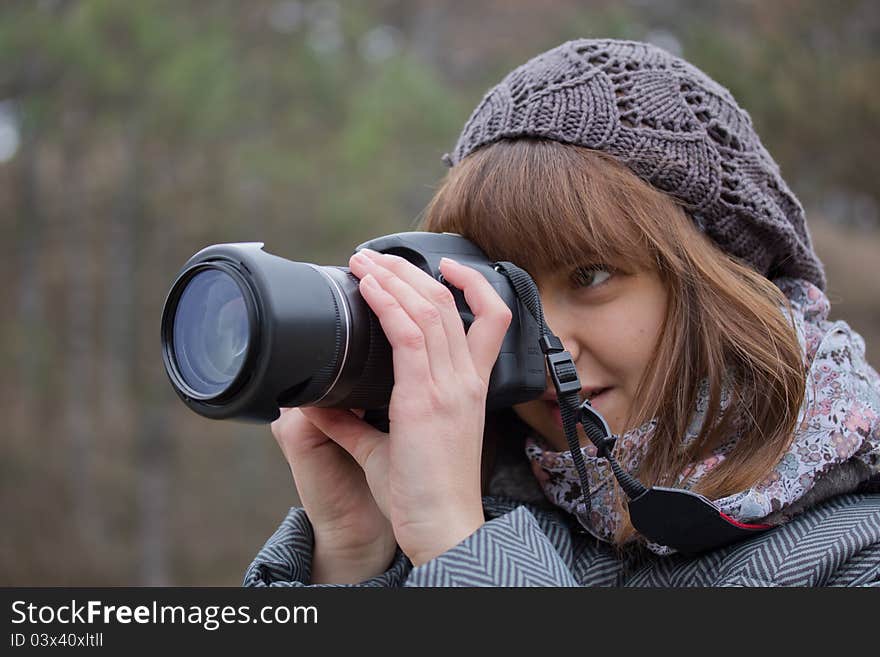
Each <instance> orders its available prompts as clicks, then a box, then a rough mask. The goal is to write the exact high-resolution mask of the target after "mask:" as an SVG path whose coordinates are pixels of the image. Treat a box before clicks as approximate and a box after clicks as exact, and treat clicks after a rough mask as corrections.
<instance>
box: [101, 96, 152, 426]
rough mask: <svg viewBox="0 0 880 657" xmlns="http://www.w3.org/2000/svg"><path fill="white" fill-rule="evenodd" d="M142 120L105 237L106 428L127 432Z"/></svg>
mask: <svg viewBox="0 0 880 657" xmlns="http://www.w3.org/2000/svg"><path fill="white" fill-rule="evenodd" d="M142 122H143V119H142V115H141V112H140V111H139V110H138V109H136V108H135V109H133V110H131V111H130V113H129V115H128V117H127V120H126V126H125V133H124V134H123V158H124V161H123V167H124V171H125V173H124V176H123V179H122V184H121V185H120V187H119V196H118V198H117V200H116V203H115V207H114V211H113V212H112V214H111V216H110V220H109V225H108V226H107V231H106V233H105V235H104V239H103V240H102V241H103V245H104V272H103V274H104V280H105V295H106V296H105V299H104V318H103V319H104V336H105V350H106V351H105V355H104V368H103V373H102V377H101V382H100V385H101V390H102V394H101V404H102V409H101V411H102V416H103V418H104V422H105V427H106V429H107V430H109V431H111V432H119V431H125V429H127V425H128V423H130V422H131V419H132V415H131V411H132V408H131V405H132V401H133V400H132V376H133V375H134V345H133V340H134V337H133V334H134V326H133V320H134V317H135V308H134V305H133V303H132V301H133V299H134V297H135V288H134V285H135V276H134V272H135V248H134V245H135V240H136V236H137V234H138V223H139V221H140V213H141V211H142V206H143V196H142V189H143V187H142V185H143V173H144V171H143V169H144V167H143V154H142V152H141V151H142V139H143V137H142V130H143V128H142Z"/></svg>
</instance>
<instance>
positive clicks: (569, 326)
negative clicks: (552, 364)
mask: <svg viewBox="0 0 880 657" xmlns="http://www.w3.org/2000/svg"><path fill="white" fill-rule="evenodd" d="M544 322H545V323H546V324H547V327H548V328H549V329H550V330H551V331H552V332H553V335H555V336H556V337H557V338H559V339H560V340H561V341H562V346H563V347H565V350H566V351H568V353H570V354H571V358H572V360H573V361H575V362H577V360H578V356H580V350H581V345H580V342H579V340H578V339H577V332H578V326H577V321H576V319H575V318H574V317H571V316H570V315H567V314H565V313H562V312H559V311H558V310H557V309H556V308H555V306H554V305H553V304H552V303H545V304H544Z"/></svg>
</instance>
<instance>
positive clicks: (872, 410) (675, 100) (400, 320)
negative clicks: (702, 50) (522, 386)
mask: <svg viewBox="0 0 880 657" xmlns="http://www.w3.org/2000/svg"><path fill="white" fill-rule="evenodd" d="M444 159H445V160H446V162H447V164H448V165H449V166H450V167H451V169H450V171H449V173H448V175H447V177H446V179H445V180H444V181H443V183H442V185H441V186H440V188H439V190H438V191H437V193H436V195H435V197H434V199H433V200H432V201H431V203H430V205H429V206H428V208H427V210H426V213H425V216H424V219H423V222H422V226H421V228H422V229H423V230H428V231H438V232H440V231H449V232H456V233H460V234H461V235H463V236H465V237H467V238H468V239H470V240H472V241H473V242H474V243H476V244H477V245H478V246H480V247H481V248H482V249H483V251H484V252H485V253H486V255H487V256H488V257H489V258H490V259H491V260H493V261H495V260H497V261H502V260H503V261H510V262H514V263H516V264H517V265H518V266H520V267H522V268H523V269H525V270H526V271H528V272H529V273H530V274H531V276H532V278H533V279H534V280H535V282H536V284H537V285H538V289H539V292H540V297H541V302H542V305H543V310H544V315H545V319H546V322H547V324H548V326H549V327H550V329H551V330H552V331H553V332H554V333H555V334H556V335H557V336H558V337H559V338H560V339H561V340H562V343H563V344H564V346H565V348H566V350H567V351H569V352H570V353H571V356H572V359H573V361H574V363H575V366H576V369H577V372H578V375H579V378H580V382H581V385H582V390H581V392H582V395H583V396H584V397H586V398H589V399H590V400H591V404H592V406H593V407H594V408H595V409H596V410H597V411H598V412H599V413H601V414H602V415H603V416H604V418H605V419H606V420H607V422H608V425H609V428H610V429H611V431H612V432H613V433H614V434H615V435H616V436H617V440H616V444H615V446H614V448H613V455H614V458H616V460H617V462H618V463H619V464H620V466H621V467H622V468H623V470H625V471H626V472H628V473H629V474H631V475H633V476H635V477H636V478H637V479H638V480H639V481H640V482H641V483H642V484H644V485H646V486H664V487H670V488H680V489H687V490H690V491H693V492H695V493H699V494H701V495H703V496H704V497H706V498H708V499H709V500H711V501H712V503H713V505H714V506H715V507H716V508H717V509H718V511H720V512H721V513H723V514H724V516H725V517H726V518H727V519H729V521H730V522H731V523H733V524H741V525H743V526H751V527H763V528H764V529H765V530H764V531H760V532H756V535H755V536H754V537H752V538H749V539H748V540H744V541H739V542H734V543H732V544H729V545H725V546H723V547H719V548H717V549H713V550H711V551H709V552H703V553H700V554H696V555H693V554H688V555H685V554H682V553H679V552H677V551H676V550H675V549H673V548H670V547H669V546H667V545H662V544H658V543H655V542H651V541H649V540H647V539H646V538H645V537H644V536H641V535H640V534H639V533H638V532H637V531H636V530H635V529H634V528H633V526H632V523H631V522H630V518H629V516H628V506H627V502H626V497H625V496H624V495H623V494H622V492H621V489H620V486H619V485H618V484H617V481H616V479H615V477H614V475H613V474H612V472H611V468H610V467H609V464H608V460H607V459H606V458H602V457H601V456H600V455H599V454H598V453H597V450H596V448H595V447H594V446H593V445H592V443H591V442H590V441H589V440H587V438H586V436H585V435H584V434H583V429H581V428H579V432H580V435H579V438H580V443H581V449H580V451H581V453H582V455H583V458H584V460H585V462H586V466H587V478H586V483H587V484H588V485H589V487H590V499H591V513H590V514H589V517H581V516H580V515H578V513H577V505H578V504H579V502H580V500H581V499H582V490H581V483H580V482H581V479H579V477H578V471H577V469H576V467H575V464H574V461H573V458H572V454H571V451H570V450H569V449H568V444H567V442H566V438H565V434H564V432H563V428H562V422H561V419H560V412H559V409H558V406H557V405H556V392H555V389H554V387H553V385H552V384H550V383H549V379H548V388H547V392H546V393H545V395H544V396H543V397H541V398H539V399H536V400H534V401H531V402H528V403H524V404H520V405H517V406H515V407H513V408H511V409H505V410H504V411H501V412H498V413H493V414H490V415H489V416H488V417H487V416H486V413H485V406H484V402H485V396H486V391H487V386H488V381H489V375H490V373H491V370H492V366H493V364H494V362H495V359H496V357H497V354H498V350H499V348H500V345H501V340H502V337H503V336H504V333H505V331H506V329H507V327H508V325H509V322H510V319H511V313H510V310H509V309H508V308H507V306H506V305H505V304H504V303H503V302H502V301H501V299H500V298H499V297H498V295H497V293H496V292H495V291H494V289H493V288H492V287H491V286H490V285H489V284H488V282H487V281H486V279H484V278H483V277H482V276H481V275H480V274H479V273H477V272H476V271H474V270H472V269H470V268H468V267H465V266H463V265H460V264H458V263H455V262H451V261H446V262H444V263H443V265H442V266H441V271H442V273H443V276H444V277H445V278H446V280H447V281H449V283H451V284H452V285H455V286H456V287H458V288H460V289H461V290H463V292H464V294H465V298H466V300H467V302H468V304H469V305H470V307H471V309H472V310H473V312H474V315H475V318H476V319H475V322H474V324H473V325H472V326H471V328H470V329H469V331H468V332H467V334H465V332H464V330H463V327H462V324H461V320H460V318H459V316H458V313H457V311H456V309H455V306H454V304H453V303H452V298H451V295H450V293H449V292H448V290H447V289H446V288H445V287H444V286H443V285H441V284H440V283H438V282H437V281H435V280H433V279H432V278H431V277H430V276H429V275H427V274H425V273H424V272H422V271H421V270H419V269H418V268H416V267H415V266H413V265H411V264H410V263H408V262H406V261H404V260H402V259H400V258H397V257H395V256H391V255H383V254H376V253H366V254H360V255H356V256H353V257H352V259H351V262H350V267H351V270H352V272H353V273H354V274H355V275H356V276H357V277H358V278H360V280H361V293H362V294H363V296H364V298H365V299H366V301H367V302H368V303H369V305H370V306H371V308H372V309H373V310H374V312H375V313H376V314H377V316H378V317H379V319H380V321H381V324H382V327H383V330H384V331H385V333H386V335H387V336H388V339H389V341H390V343H391V345H392V347H393V354H394V372H395V387H394V390H393V393H392V398H391V405H390V408H389V417H390V432H389V434H385V433H381V432H379V431H377V430H375V429H374V428H372V427H371V426H370V425H368V424H366V423H365V422H363V421H362V419H361V417H362V414H361V413H359V412H357V411H344V410H333V409H319V408H301V409H285V410H284V412H283V414H282V416H281V417H280V418H279V419H278V420H277V421H276V422H275V423H274V424H273V426H272V431H273V434H274V435H275V438H276V439H277V440H278V442H279V444H280V446H281V448H282V451H283V452H284V455H285V457H286V458H287V460H288V461H289V463H290V466H291V470H292V472H293V476H294V480H295V483H296V487H297V490H298V492H299V496H300V500H301V502H302V505H303V508H295V509H292V510H291V511H290V513H289V514H288V516H287V518H286V519H285V520H284V522H283V523H282V525H281V527H280V528H279V530H278V531H277V532H276V534H275V535H274V536H273V537H272V538H270V540H269V542H268V543H267V544H266V546H265V547H264V548H263V550H262V551H261V552H260V553H259V555H258V556H257V558H256V559H255V561H254V562H253V564H252V565H251V566H250V568H249V569H248V571H247V573H246V575H245V584H246V585H257V586H259V585H317V584H360V585H378V586H397V585H448V584H458V585H467V586H472V585H484V584H485V585H523V584H541V585H552V586H557V585H668V586H671V585H675V586H683V585H703V586H716V585H767V584H771V585H832V584H834V585H860V584H872V583H877V582H880V496H877V495H873V494H871V491H872V490H876V486H877V484H876V482H877V473H878V470H880V377H878V375H877V373H876V372H875V371H874V370H873V369H872V368H871V367H870V365H868V363H867V362H866V361H865V358H864V343H863V341H862V339H861V337H860V336H859V335H857V334H856V333H855V332H853V331H852V330H851V329H850V327H849V326H848V325H847V324H846V323H844V322H839V321H838V322H830V321H828V319H827V315H828V311H829V303H828V299H827V297H826V296H825V295H824V293H823V288H824V286H825V276H824V271H823V268H822V265H821V263H820V261H819V260H818V258H817V257H816V255H815V253H814V252H813V248H812V245H811V241H810V237H809V233H808V231H807V228H806V225H805V222H804V213H803V209H802V207H801V205H800V203H799V202H798V200H797V199H796V198H795V196H794V195H793V194H792V192H791V191H790V190H789V188H788V186H787V185H786V183H785V182H784V181H783V179H782V178H781V177H780V172H779V168H778V166H777V165H776V163H775V162H774V161H773V159H772V158H771V157H770V155H769V154H768V153H767V151H766V150H765V149H764V147H763V146H762V144H761V142H760V140H759V138H758V136H757V135H756V134H755V132H754V130H753V128H752V125H751V120H750V118H749V116H748V114H747V113H746V112H745V111H743V110H742V109H741V108H740V107H739V106H738V105H737V103H736V101H735V100H734V99H733V97H732V96H731V95H730V93H729V92H728V91H727V90H726V89H725V88H723V87H722V86H720V85H719V84H717V83H716V82H714V81H713V80H711V79H710V78H708V77H707V76H706V75H705V74H704V73H702V72H701V71H700V70H698V69H696V68H695V67H693V66H692V65H690V64H688V63H687V62H685V61H683V60H681V59H679V58H676V57H674V56H672V55H670V54H669V53H667V52H665V51H664V50H661V49H659V48H657V47H654V46H651V45H649V44H645V43H638V42H631V41H616V40H579V41H573V42H569V43H565V44H563V45H561V46H559V47H558V48H555V49H553V50H550V51H548V52H546V53H543V54H542V55H540V56H538V57H536V58H535V59H533V60H531V61H530V62H528V63H526V64H525V65H523V66H521V67H519V68H517V69H516V70H514V71H513V72H511V73H510V74H509V75H508V76H507V77H506V78H505V79H504V80H503V81H502V82H501V83H500V84H499V85H498V86H496V87H494V88H493V89H492V90H490V91H489V93H488V94H487V95H486V96H485V98H484V99H483V101H482V102H481V103H480V105H479V106H478V107H477V109H476V110H475V111H474V113H473V115H472V116H471V118H470V120H469V121H468V122H467V124H466V125H465V128H464V131H463V132H462V134H461V136H460V137H459V140H458V143H457V145H456V148H455V150H454V151H453V153H451V154H449V155H447V156H445V158H444Z"/></svg>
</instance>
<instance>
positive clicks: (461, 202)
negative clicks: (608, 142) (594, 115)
mask: <svg viewBox="0 0 880 657" xmlns="http://www.w3.org/2000/svg"><path fill="white" fill-rule="evenodd" d="M651 196H652V190H651V189H650V187H649V186H648V185H646V184H645V183H642V182H641V181H640V180H638V178H636V177H635V176H634V175H633V174H632V173H631V172H629V171H628V170H626V169H625V167H623V165H622V164H620V163H618V162H616V161H615V160H614V159H613V158H611V157H609V156H606V155H604V154H601V153H598V152H595V151H590V150H588V149H585V148H583V147H578V146H571V145H567V144H560V143H558V142H554V141H549V140H537V139H518V140H515V141H499V142H496V143H494V144H491V145H489V146H486V147H484V148H481V149H480V150H478V151H476V152H474V153H473V154H471V155H470V156H468V157H467V158H465V159H464V160H463V161H462V162H460V163H459V164H458V165H457V166H456V167H454V168H453V169H452V170H450V172H449V174H448V176H447V178H446V180H445V181H444V182H443V184H442V186H441V188H440V190H438V192H437V194H436V195H435V196H434V199H433V200H432V202H431V203H430V205H429V206H428V207H427V209H426V211H425V215H424V218H423V220H422V224H421V229H422V230H429V231H434V232H454V233H459V234H461V235H463V236H464V237H466V238H468V239H469V240H471V241H472V242H474V243H475V244H477V245H478V246H479V247H480V248H481V249H483V251H484V252H485V253H486V255H487V256H488V257H489V258H490V259H492V260H507V261H510V262H513V263H515V264H517V265H519V266H520V267H522V268H524V269H526V270H527V271H529V272H531V273H532V274H533V275H537V274H538V273H541V272H549V271H553V270H557V269H560V268H568V267H577V266H583V265H597V264H606V265H611V266H613V267H615V268H617V269H621V270H623V271H627V270H633V269H644V268H647V267H650V266H652V264H653V263H654V262H655V258H654V256H653V254H652V253H651V248H650V247H651V244H652V240H651V239H650V238H649V235H648V234H647V233H646V230H645V229H646V226H645V221H644V217H645V216H647V215H649V214H651V212H650V211H649V210H646V205H649V204H650V203H651V202H652V200H653V199H652V198H651Z"/></svg>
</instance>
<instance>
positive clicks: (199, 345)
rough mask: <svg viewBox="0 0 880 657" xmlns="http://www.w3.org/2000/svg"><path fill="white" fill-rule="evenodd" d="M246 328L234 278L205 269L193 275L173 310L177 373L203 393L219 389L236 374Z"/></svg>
mask: <svg viewBox="0 0 880 657" xmlns="http://www.w3.org/2000/svg"><path fill="white" fill-rule="evenodd" d="M249 339H250V330H249V328H248V313H247V305H246V304H245V300H244V295H243V293H242V291H241V288H240V287H239V286H238V283H236V282H235V279H234V278H233V277H232V276H230V275H229V274H227V273H226V272H224V271H220V270H218V269H206V270H204V271H201V272H199V273H198V274H196V275H195V276H193V277H192V278H191V279H190V281H189V283H188V284H187V286H186V288H185V289H184V290H183V294H181V295H180V300H179V301H178V302H177V309H176V312H175V315H174V358H175V360H176V361H177V369H178V371H179V372H180V375H181V376H182V377H183V379H184V380H185V381H186V383H187V385H189V386H190V387H191V388H192V389H193V390H195V391H196V392H197V393H199V394H201V395H217V394H219V393H221V392H223V391H224V390H225V389H226V388H227V387H228V386H229V384H230V383H232V381H233V380H234V379H235V377H236V376H237V375H238V373H239V370H241V366H242V363H244V358H245V355H246V353H247V346H248V341H249Z"/></svg>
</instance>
